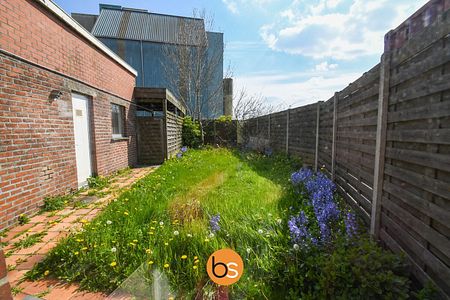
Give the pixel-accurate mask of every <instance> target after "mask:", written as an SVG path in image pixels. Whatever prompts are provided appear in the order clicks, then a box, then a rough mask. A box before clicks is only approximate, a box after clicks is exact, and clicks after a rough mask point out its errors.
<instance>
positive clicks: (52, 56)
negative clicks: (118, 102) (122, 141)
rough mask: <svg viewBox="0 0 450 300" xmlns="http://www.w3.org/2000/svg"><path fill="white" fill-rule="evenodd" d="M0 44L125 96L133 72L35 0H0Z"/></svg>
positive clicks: (127, 96)
mask: <svg viewBox="0 0 450 300" xmlns="http://www.w3.org/2000/svg"><path fill="white" fill-rule="evenodd" d="M0 23H1V26H0V36H1V39H0V48H1V49H3V50H6V51H8V52H11V53H13V54H15V55H18V56H20V57H22V58H24V59H27V60H29V61H31V62H34V63H37V64H39V65H41V66H44V67H47V68H49V69H52V70H55V71H58V72H60V73H63V74H66V75H68V76H70V77H73V78H77V79H79V80H81V81H83V82H85V83H87V84H89V85H92V86H94V87H97V88H100V89H102V90H106V91H109V92H111V93H113V94H116V95H118V96H121V97H122V98H125V99H131V97H132V94H133V87H134V82H135V78H134V76H133V75H132V74H131V73H129V72H128V71H127V70H125V69H124V68H123V67H122V66H120V65H119V64H118V63H117V62H115V61H113V60H112V59H111V58H110V57H108V56H107V55H106V54H104V53H103V52H102V51H100V50H99V49H97V48H96V47H95V46H93V45H92V44H91V43H90V42H88V41H87V40H85V39H84V38H82V37H80V35H79V34H77V33H76V32H75V31H74V30H72V29H71V28H69V27H68V26H67V25H65V24H64V23H63V22H62V21H60V20H59V19H58V18H57V17H56V16H54V15H53V14H51V13H50V12H48V11H47V9H46V8H45V7H43V6H42V5H41V4H39V3H37V1H33V0H2V1H1V2H0Z"/></svg>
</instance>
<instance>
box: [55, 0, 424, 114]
mask: <svg viewBox="0 0 450 300" xmlns="http://www.w3.org/2000/svg"><path fill="white" fill-rule="evenodd" d="M54 1H55V2H56V3H57V4H58V5H59V6H61V7H62V8H63V9H64V10H65V11H66V12H68V13H72V12H80V13H90V14H98V4H99V3H107V4H116V5H121V6H124V7H133V8H142V9H147V10H149V11H151V12H155V13H164V14H172V15H182V16H191V15H192V12H193V10H194V9H200V10H202V9H204V10H205V11H206V12H207V14H209V15H210V16H213V18H214V28H212V30H213V31H220V32H223V33H224V42H225V53H224V69H227V67H228V66H231V70H232V74H233V78H234V91H235V94H236V92H237V91H239V90H240V89H242V88H245V89H246V91H247V93H248V94H251V95H252V94H255V95H260V96H263V97H265V98H266V99H267V100H266V101H268V103H269V104H271V105H272V106H273V107H275V109H278V110H281V109H285V108H287V107H298V106H301V105H304V104H309V103H314V102H317V101H319V100H327V99H329V98H330V97H332V96H333V94H334V92H335V91H340V90H342V89H343V88H345V87H346V86H347V85H348V84H349V83H351V82H352V81H354V80H356V79H357V78H359V77H360V76H361V75H362V74H363V73H364V72H366V71H368V70H370V69H371V68H372V67H373V66H374V65H376V64H377V63H378V62H379V61H380V56H381V54H382V51H383V37H384V34H385V33H387V32H388V31H389V30H390V29H394V28H396V27H397V26H398V25H400V24H401V23H402V21H404V20H405V19H406V18H407V17H408V16H410V15H411V14H413V13H414V12H415V11H416V10H417V9H419V8H420V7H421V6H423V5H424V4H425V3H426V2H427V1H426V0H395V1H394V0H311V1H309V0H308V1H306V0H208V1H206V0H182V1H173V0H102V1H97V0H89V1H88V0H84V1H74V0H54Z"/></svg>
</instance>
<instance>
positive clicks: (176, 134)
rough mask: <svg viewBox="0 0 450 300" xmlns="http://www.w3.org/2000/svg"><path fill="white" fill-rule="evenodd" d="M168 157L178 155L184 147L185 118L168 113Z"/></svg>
mask: <svg viewBox="0 0 450 300" xmlns="http://www.w3.org/2000/svg"><path fill="white" fill-rule="evenodd" d="M166 114H167V117H166V135H167V142H166V143H167V151H166V153H167V157H172V156H174V155H176V154H177V153H178V152H179V151H180V148H181V146H182V143H183V141H182V137H181V134H182V130H183V118H182V117H180V116H178V115H176V114H174V113H172V112H170V111H167V112H166Z"/></svg>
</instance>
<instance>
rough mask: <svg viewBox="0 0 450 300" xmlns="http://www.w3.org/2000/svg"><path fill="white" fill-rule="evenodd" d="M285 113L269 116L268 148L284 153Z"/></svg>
mask: <svg viewBox="0 0 450 300" xmlns="http://www.w3.org/2000/svg"><path fill="white" fill-rule="evenodd" d="M286 124H287V112H286V111H282V112H278V113H274V114H271V115H270V141H269V143H270V147H271V148H272V150H273V151H276V152H284V151H286V130H287V127H286Z"/></svg>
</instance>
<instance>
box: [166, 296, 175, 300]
mask: <svg viewBox="0 0 450 300" xmlns="http://www.w3.org/2000/svg"><path fill="white" fill-rule="evenodd" d="M174 299H175V298H174V297H169V299H167V300H174Z"/></svg>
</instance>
